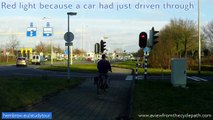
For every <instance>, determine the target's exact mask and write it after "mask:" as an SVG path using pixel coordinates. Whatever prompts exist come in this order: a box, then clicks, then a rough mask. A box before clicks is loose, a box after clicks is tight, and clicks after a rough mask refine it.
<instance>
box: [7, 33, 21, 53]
mask: <svg viewBox="0 0 213 120" xmlns="http://www.w3.org/2000/svg"><path fill="white" fill-rule="evenodd" d="M19 45H20V42H19V41H18V39H17V37H16V36H15V35H11V36H10V37H9V39H8V42H7V43H6V48H7V49H9V50H11V52H12V53H11V54H14V50H16V49H18V47H19Z"/></svg>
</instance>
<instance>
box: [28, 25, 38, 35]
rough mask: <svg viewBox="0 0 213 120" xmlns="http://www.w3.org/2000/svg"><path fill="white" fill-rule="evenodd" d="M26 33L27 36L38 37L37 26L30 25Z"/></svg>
mask: <svg viewBox="0 0 213 120" xmlns="http://www.w3.org/2000/svg"><path fill="white" fill-rule="evenodd" d="M26 34H27V37H36V34H37V28H36V27H28V28H27V33H26Z"/></svg>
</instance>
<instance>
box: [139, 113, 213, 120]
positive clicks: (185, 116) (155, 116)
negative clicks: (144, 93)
mask: <svg viewBox="0 0 213 120" xmlns="http://www.w3.org/2000/svg"><path fill="white" fill-rule="evenodd" d="M138 117H139V118H180V119H186V118H188V119H199V118H200V119H203V118H213V116H212V114H200V113H197V114H188V113H186V114H176V113H174V114H165V113H162V114H139V115H138Z"/></svg>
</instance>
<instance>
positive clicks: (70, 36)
mask: <svg viewBox="0 0 213 120" xmlns="http://www.w3.org/2000/svg"><path fill="white" fill-rule="evenodd" d="M76 14H77V13H76V12H68V13H67V16H68V20H67V21H68V25H67V28H68V31H67V32H66V33H65V34H64V40H65V41H66V43H65V46H67V47H68V49H67V50H68V61H67V67H68V73H67V78H68V80H70V46H72V45H73V43H72V41H73V40H74V34H73V33H72V32H70V27H69V26H70V22H69V19H70V18H69V16H70V15H76ZM71 53H72V47H71ZM71 57H72V55H71ZM71 63H72V58H71Z"/></svg>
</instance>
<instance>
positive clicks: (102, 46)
mask: <svg viewBox="0 0 213 120" xmlns="http://www.w3.org/2000/svg"><path fill="white" fill-rule="evenodd" d="M105 44H106V42H105V41H103V40H101V42H100V46H101V47H100V50H101V53H103V52H104V50H106V48H105V47H106V45H105Z"/></svg>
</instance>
